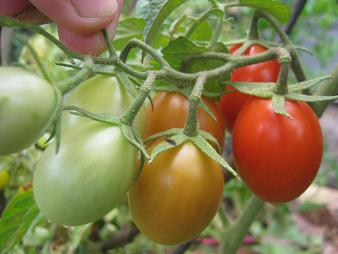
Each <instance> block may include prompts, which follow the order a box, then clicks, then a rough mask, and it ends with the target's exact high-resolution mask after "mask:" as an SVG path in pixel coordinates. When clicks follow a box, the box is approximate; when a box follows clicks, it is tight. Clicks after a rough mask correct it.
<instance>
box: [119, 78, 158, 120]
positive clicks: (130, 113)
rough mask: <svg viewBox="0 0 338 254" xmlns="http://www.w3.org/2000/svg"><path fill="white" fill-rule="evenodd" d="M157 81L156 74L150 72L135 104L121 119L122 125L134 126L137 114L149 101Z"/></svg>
mask: <svg viewBox="0 0 338 254" xmlns="http://www.w3.org/2000/svg"><path fill="white" fill-rule="evenodd" d="M155 79H156V73H154V72H150V73H149V75H148V77H147V79H146V81H145V82H144V83H143V85H142V86H141V88H140V91H139V94H138V95H137V97H136V99H135V101H134V102H133V104H131V106H130V107H129V109H128V110H127V112H126V113H124V114H123V116H122V117H121V122H122V123H124V124H126V125H129V126H132V124H133V122H134V119H135V117H136V115H137V113H138V112H139V111H140V109H141V108H142V106H143V104H144V101H145V100H146V99H147V97H148V96H149V94H150V92H151V88H152V86H153V84H154V83H155Z"/></svg>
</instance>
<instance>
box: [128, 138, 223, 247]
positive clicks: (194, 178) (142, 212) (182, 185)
mask: <svg viewBox="0 0 338 254" xmlns="http://www.w3.org/2000/svg"><path fill="white" fill-rule="evenodd" d="M155 144H156V143H155ZM152 148H153V147H151V148H150V151H151V150H152ZM223 185H224V183H223V174H222V169H221V167H220V165H219V164H218V163H217V162H215V161H213V160H211V159H210V158H209V157H208V156H206V155H205V154H204V153H203V152H201V151H200V150H199V148H197V147H195V146H194V145H193V144H191V143H185V144H183V145H180V146H177V147H175V148H173V149H171V150H168V151H166V152H164V153H162V154H160V155H159V156H158V157H157V158H155V159H154V161H153V162H152V163H151V164H146V165H145V167H144V169H143V171H142V172H141V174H140V176H139V178H138V180H137V182H136V183H135V184H134V185H132V187H131V188H130V190H129V207H130V212H131V215H132V218H133V220H134V222H135V224H136V226H137V227H138V228H139V229H140V231H141V232H142V233H143V234H145V235H146V236H147V237H149V238H150V239H151V240H152V241H154V242H157V243H160V244H178V243H181V242H185V241H188V240H189V239H192V238H193V237H195V236H196V235H198V234H199V233H200V232H201V231H202V230H203V229H204V228H205V227H206V226H207V225H208V224H209V223H210V221H211V220H212V218H213V217H214V215H215V213H216V212H217V209H218V206H219V204H220V202H221V199H222V194H223Z"/></svg>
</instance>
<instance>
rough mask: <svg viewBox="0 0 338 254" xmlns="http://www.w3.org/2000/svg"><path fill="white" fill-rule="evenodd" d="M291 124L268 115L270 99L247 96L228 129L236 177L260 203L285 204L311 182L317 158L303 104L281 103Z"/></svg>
mask: <svg viewBox="0 0 338 254" xmlns="http://www.w3.org/2000/svg"><path fill="white" fill-rule="evenodd" d="M286 110H287V112H288V113H289V114H290V116H291V117H292V119H290V118H287V117H285V116H281V115H278V114H276V113H274V111H273V109H272V103H271V99H260V98H256V97H253V98H251V99H250V100H249V101H247V103H246V104H245V105H244V107H243V108H242V110H241V112H240V114H239V116H238V119H237V121H236V123H235V126H234V130H233V153H234V159H235V163H236V166H237V170H238V173H239V174H240V176H241V177H242V179H243V181H244V182H245V183H246V184H247V185H248V187H249V188H250V189H251V191H253V192H254V193H255V194H256V195H257V196H258V197H260V198H261V199H263V200H265V201H268V202H271V203H281V202H288V201H291V200H293V199H295V198H297V197H298V196H299V195H301V194H302V193H303V192H304V191H305V190H306V189H307V188H308V187H309V186H310V184H311V182H312V181H313V179H314V178H315V176H316V174H317V172H318V169H319V166H320V163H321V159H322V154H323V137H322V132H321V128H320V124H319V121H318V119H317V117H316V115H315V114H314V112H313V111H312V110H311V108H310V107H309V106H308V105H307V104H306V103H304V102H295V101H287V102H286Z"/></svg>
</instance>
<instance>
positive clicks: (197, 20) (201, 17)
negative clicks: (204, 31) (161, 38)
mask: <svg viewBox="0 0 338 254" xmlns="http://www.w3.org/2000/svg"><path fill="white" fill-rule="evenodd" d="M213 12H219V13H221V16H222V17H223V16H224V12H223V11H222V10H220V9H218V8H210V9H208V10H206V11H205V12H204V13H202V15H201V16H199V17H198V18H197V19H196V20H195V21H194V23H193V24H192V25H191V26H190V27H189V29H188V31H187V32H186V33H185V37H187V38H189V37H190V36H191V35H192V34H193V33H194V31H195V30H196V28H197V27H198V26H199V25H200V24H201V23H202V22H203V21H204V20H205V19H207V18H208V17H209V15H210V14H211V13H213Z"/></svg>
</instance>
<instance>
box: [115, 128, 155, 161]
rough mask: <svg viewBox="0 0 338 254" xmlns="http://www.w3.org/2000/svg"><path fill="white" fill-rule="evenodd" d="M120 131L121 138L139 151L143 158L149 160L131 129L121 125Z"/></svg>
mask: <svg viewBox="0 0 338 254" xmlns="http://www.w3.org/2000/svg"><path fill="white" fill-rule="evenodd" d="M121 131H122V134H123V136H124V137H125V138H126V139H127V140H128V141H129V143H130V144H132V145H133V146H135V147H136V148H137V149H139V150H140V151H141V153H142V154H143V155H144V157H146V158H147V159H149V155H148V153H147V151H146V149H145V148H144V146H143V144H141V143H139V141H138V138H137V137H135V134H134V130H133V128H132V127H131V126H127V125H125V124H122V126H121Z"/></svg>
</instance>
